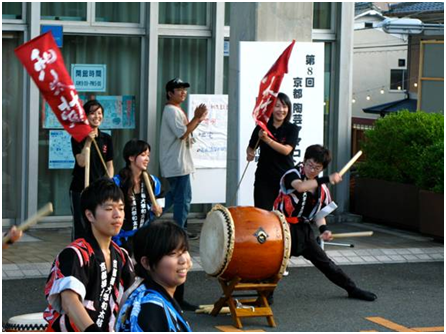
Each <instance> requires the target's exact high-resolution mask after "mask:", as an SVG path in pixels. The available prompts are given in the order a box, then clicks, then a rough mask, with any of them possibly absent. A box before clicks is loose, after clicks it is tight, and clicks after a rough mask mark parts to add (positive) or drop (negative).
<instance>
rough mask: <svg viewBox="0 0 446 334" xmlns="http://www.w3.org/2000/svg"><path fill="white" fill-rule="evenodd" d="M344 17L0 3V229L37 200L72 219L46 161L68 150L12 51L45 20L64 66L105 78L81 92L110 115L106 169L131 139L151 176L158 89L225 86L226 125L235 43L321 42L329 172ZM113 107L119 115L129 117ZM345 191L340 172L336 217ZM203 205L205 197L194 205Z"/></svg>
mask: <svg viewBox="0 0 446 334" xmlns="http://www.w3.org/2000/svg"><path fill="white" fill-rule="evenodd" d="M246 14H248V15H249V16H248V17H251V18H253V20H247V16H246ZM353 17H354V5H353V3H218V2H217V3H206V2H162V3H161V2H160V3H158V2H152V3H139V2H130V3H123V2H114V3H105V2H98V3H95V2H71V3H63V2H59V3H55V2H34V3H29V2H28V3H26V2H16V3H3V4H2V47H3V52H2V62H3V63H2V64H3V76H2V83H3V85H2V87H3V88H2V96H3V100H2V130H3V131H2V139H3V140H2V143H3V145H2V156H3V159H2V161H3V164H2V166H3V167H2V193H3V197H2V198H3V199H2V218H3V225H10V224H13V223H16V222H20V221H22V220H23V219H24V218H25V217H27V216H29V215H31V214H33V213H34V212H36V211H37V209H38V208H39V207H41V206H43V205H44V204H45V203H47V202H53V204H54V208H55V212H54V215H53V216H51V217H48V218H47V219H46V221H47V224H45V226H50V227H56V226H61V225H62V226H68V224H69V223H70V222H71V216H70V208H69V197H68V187H69V182H70V179H71V169H70V168H53V167H54V166H56V165H57V164H54V165H52V164H51V163H50V161H51V160H50V159H52V158H51V155H52V154H55V155H56V156H65V157H67V156H69V155H70V154H71V152H68V151H70V147H69V145H68V146H67V145H61V147H62V148H64V149H63V150H59V151H57V152H55V151H54V150H52V147H51V144H52V142H53V141H54V140H56V138H57V134H58V132H57V131H60V129H58V128H57V126H56V125H54V124H53V123H51V119H50V118H49V116H48V113H47V112H46V108H45V104H44V102H43V101H42V100H41V98H40V95H39V92H38V90H37V88H36V87H35V85H34V84H33V83H32V82H31V80H30V78H29V76H28V75H27V74H25V72H24V69H23V68H22V66H21V65H20V64H19V62H18V60H17V59H16V58H15V56H14V54H13V50H14V48H16V47H17V46H19V45H21V44H22V43H24V42H26V41H28V40H30V39H32V38H34V37H36V36H38V35H39V34H41V31H42V29H46V27H45V26H59V27H61V28H62V31H63V33H62V34H63V35H62V41H63V45H62V48H61V51H62V54H63V56H64V60H65V64H66V67H67V69H68V71H70V70H71V68H72V65H77V66H81V67H82V66H84V65H91V64H95V65H101V66H103V65H105V66H104V67H102V68H105V71H106V79H104V80H103V81H102V82H101V83H103V84H104V85H105V90H102V91H101V90H99V91H95V90H94V89H93V88H91V87H90V88H86V91H85V92H80V94H81V95H82V94H85V96H90V95H94V96H96V97H97V98H101V99H103V100H104V101H107V104H106V107H105V108H106V109H107V110H109V112H110V111H113V112H111V114H110V115H109V116H107V117H108V118H109V119H108V121H109V125H108V130H109V131H111V133H112V138H113V141H114V142H113V145H114V147H115V158H114V162H115V170H119V169H120V167H121V166H122V164H123V159H122V147H123V145H124V143H125V142H127V141H128V140H129V139H130V138H133V137H139V138H143V139H145V140H147V141H149V143H150V144H151V145H152V148H153V152H152V156H151V158H152V162H151V165H150V168H151V172H152V173H154V174H157V173H158V152H157V149H158V146H159V145H158V139H159V124H160V121H161V112H162V106H163V104H164V103H165V92H164V85H165V83H166V82H167V81H168V80H169V79H171V78H173V77H181V78H183V79H184V80H187V81H188V82H190V83H191V88H190V92H191V93H193V94H229V105H230V113H229V114H230V119H229V122H230V123H231V117H233V115H234V113H237V112H241V111H238V110H236V109H231V106H234V105H236V101H237V90H236V89H235V87H236V85H237V75H236V67H237V59H238V58H237V57H238V56H237V43H238V41H242V40H244V41H257V40H259V41H266V40H268V41H291V40H292V39H296V41H305V42H318V43H324V48H325V66H324V67H325V98H324V99H325V114H324V138H325V139H324V142H325V143H324V144H325V145H327V146H328V147H329V148H330V149H331V150H332V151H333V154H334V157H335V159H334V163H332V166H333V167H332V168H333V169H334V168H336V166H340V165H341V164H343V163H345V162H346V161H348V160H349V158H350V135H351V129H350V128H351V74H352V71H351V70H352V42H353V39H352V35H353ZM247 29H248V30H247ZM229 46H230V48H229ZM98 80H99V78H98ZM92 86H94V85H93V84H92ZM124 101H126V102H124ZM107 110H106V112H107ZM117 111H120V112H123V113H124V114H125V115H130V116H129V117H130V121H128V122H126V121H125V120H124V116H125V115H123V114H122V113H121V114H120V113H118V112H117ZM124 111H125V112H124ZM245 112H246V111H245ZM132 113H133V115H134V116H131V115H132ZM232 122H234V119H232ZM233 125H234V123H232V124H230V125H229V133H228V134H229V141H228V146H229V147H231V145H235V142H234V140H235V141H236V140H237V139H236V136H234V133H232V132H231V131H233V130H234V129H235V127H234V126H233ZM66 159H68V158H66ZM230 159H231V157H228V174H227V175H231V177H230V178H229V179H228V189H229V190H233V189H234V183H235V182H236V180H237V179H238V178H239V177H240V176H239V175H237V173H235V172H234V170H235V169H234V162H233V161H230ZM56 160H57V159H56ZM54 161H55V160H54ZM54 161H53V162H54ZM330 172H331V171H330ZM348 189H349V188H348V176H347V177H346V182H345V183H344V184H343V185H341V186H338V187H336V188H335V191H334V197H335V199H336V201H337V202H338V204H339V207H340V209H339V212H340V213H343V212H347V211H348V197H349V190H348ZM229 190H228V191H229ZM210 204H211V203H210ZM207 210H208V207H207V206H206V205H199V206H195V208H194V211H196V212H207Z"/></svg>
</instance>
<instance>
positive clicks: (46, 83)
mask: <svg viewBox="0 0 446 334" xmlns="http://www.w3.org/2000/svg"><path fill="white" fill-rule="evenodd" d="M14 52H15V54H16V55H17V57H18V58H19V60H20V62H21V63H22V64H23V66H24V67H25V68H26V71H27V72H28V74H29V75H30V76H31V78H32V79H33V80H34V82H35V84H36V85H37V87H38V88H39V91H40V93H41V94H42V96H43V98H44V99H45V100H46V102H47V103H48V104H49V106H50V107H51V109H52V110H53V112H54V114H55V115H56V116H57V119H58V120H59V122H60V123H61V124H62V125H63V127H64V128H65V130H66V131H67V132H68V133H69V134H70V135H71V136H73V138H74V139H75V140H76V141H78V142H81V141H82V140H84V139H85V137H87V136H88V134H89V133H90V132H91V131H92V129H91V127H90V125H89V124H88V121H87V116H86V114H85V111H84V108H83V107H82V105H81V101H80V100H79V96H78V94H77V91H76V89H75V87H74V85H73V81H72V80H71V77H70V75H69V74H68V72H67V69H66V68H65V64H64V61H63V58H62V54H61V53H60V51H59V48H58V47H57V45H56V42H55V40H54V37H53V35H52V33H51V32H47V33H45V34H42V35H40V36H38V37H36V38H34V39H32V40H30V41H29V42H27V43H25V44H23V45H21V46H19V47H18V48H16V49H15V50H14Z"/></svg>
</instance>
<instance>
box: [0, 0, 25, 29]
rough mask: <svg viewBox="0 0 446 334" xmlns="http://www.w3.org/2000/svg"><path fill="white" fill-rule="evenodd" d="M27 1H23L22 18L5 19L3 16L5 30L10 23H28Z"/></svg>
mask: <svg viewBox="0 0 446 334" xmlns="http://www.w3.org/2000/svg"><path fill="white" fill-rule="evenodd" d="M26 7H27V3H26V2H22V18H21V19H4V18H3V17H2V30H5V28H4V27H5V26H8V25H10V24H11V25H16V24H26V14H27V10H26ZM7 30H11V29H7Z"/></svg>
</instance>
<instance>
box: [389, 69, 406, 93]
mask: <svg viewBox="0 0 446 334" xmlns="http://www.w3.org/2000/svg"><path fill="white" fill-rule="evenodd" d="M406 81H407V70H390V90H406V87H407V83H406Z"/></svg>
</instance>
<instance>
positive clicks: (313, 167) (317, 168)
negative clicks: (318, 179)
mask: <svg viewBox="0 0 446 334" xmlns="http://www.w3.org/2000/svg"><path fill="white" fill-rule="evenodd" d="M305 167H307V168H308V169H309V170H312V171H315V172H318V173H319V172H321V171H322V170H323V169H324V167H322V166H316V165H314V164H312V163H311V162H308V161H307V162H305Z"/></svg>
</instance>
